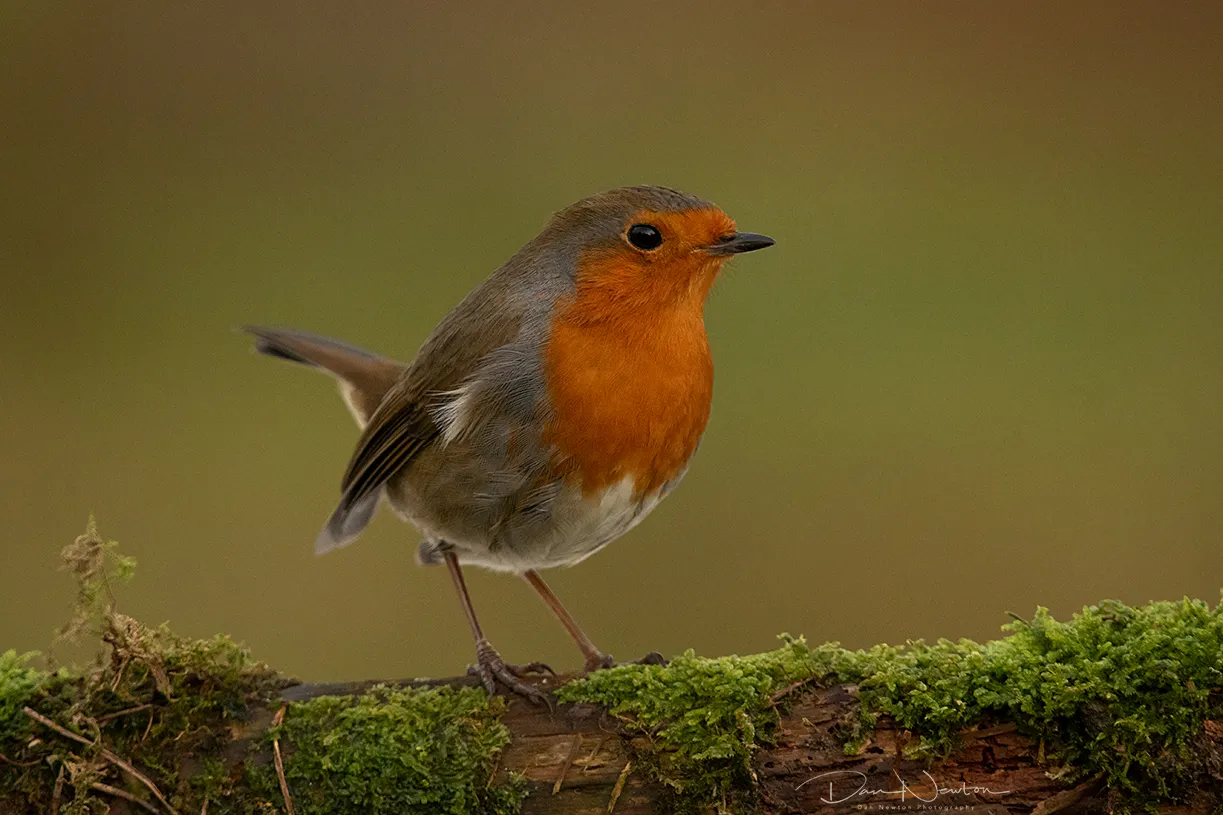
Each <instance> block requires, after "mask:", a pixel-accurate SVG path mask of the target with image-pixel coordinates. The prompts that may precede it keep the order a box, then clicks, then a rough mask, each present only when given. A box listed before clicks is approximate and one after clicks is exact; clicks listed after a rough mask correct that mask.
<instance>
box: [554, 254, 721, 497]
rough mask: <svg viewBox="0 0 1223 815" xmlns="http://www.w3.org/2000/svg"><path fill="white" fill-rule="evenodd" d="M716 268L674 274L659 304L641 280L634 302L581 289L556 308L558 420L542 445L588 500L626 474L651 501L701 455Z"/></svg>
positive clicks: (664, 278)
mask: <svg viewBox="0 0 1223 815" xmlns="http://www.w3.org/2000/svg"><path fill="white" fill-rule="evenodd" d="M615 262H616V258H615V257H608V258H605V259H603V260H601V261H600V260H596V261H595V263H596V264H598V263H603V264H614V263H615ZM706 265H708V268H704V266H706ZM717 266H718V265H709V264H702V268H693V269H689V270H675V269H672V270H668V273H667V274H666V275H660V276H659V277H658V282H657V285H658V286H660V287H663V288H665V289H666V290H665V291H663V290H662V289H660V290H659V291H658V292H656V293H655V294H657V295H658V296H657V297H648V296H646V297H643V296H642V295H643V292H642V291H640V286H641V285H642V283H641V280H640V278H638V279H637V280H636V281H635V282H634V285H635V286H636V287H637V288H636V289H635V290H634V292H633V293H632V294H633V296H631V297H629V296H626V297H617V296H615V294H614V291H611V290H609V289H608V288H607V286H606V285H593V286H583V285H581V282H580V281H579V288H578V292H577V294H576V295H575V296H574V298H573V299H572V300H571V301H570V302H569V303H567V304H564V305H562V306H559V307H558V309H557V313H556V315H555V317H554V319H553V323H552V330H551V337H550V340H549V343H548V347H547V352H546V370H547V375H548V394H549V397H550V399H551V403H552V408H553V411H554V413H553V419H552V421H551V422H550V424H549V426H548V427H547V429H546V431H545V441H546V442H548V443H550V444H551V445H553V446H554V448H555V450H556V451H557V464H558V465H559V466H560V467H562V468H563V470H564V471H565V472H566V473H567V474H568V475H569V476H570V477H571V478H573V479H575V480H580V483H581V485H582V489H583V491H584V492H586V493H587V494H590V493H594V492H597V491H599V490H601V489H603V488H605V487H608V486H611V485H612V484H615V483H618V482H620V481H621V480H623V479H624V478H625V477H626V476H632V477H633V479H634V486H635V491H636V493H637V494H638V495H646V494H649V493H652V492H653V491H655V490H656V489H658V488H659V487H661V486H662V485H663V484H665V483H666V482H667V481H669V480H670V479H672V478H674V477H675V476H676V475H678V474H679V473H680V472H681V471H682V470H683V468H684V467H685V466H686V465H687V463H688V459H689V458H690V457H691V456H692V454H693V452H695V451H696V448H697V444H698V443H699V442H700V438H701V433H702V432H704V430H705V424H706V422H707V421H708V419H709V407H710V402H711V400H712V398H713V361H712V359H711V358H710V354H709V341H708V339H707V337H706V335H705V324H704V316H703V310H704V300H705V295H706V293H707V292H708V290H709V286H710V285H711V284H712V282H713V277H714V276H715V275H716V273H717ZM604 271H608V270H606V269H605V270H604ZM681 276H682V277H683V278H685V279H683V282H682V283H681V282H680V281H679V280H677V277H681ZM589 279H590V280H595V281H599V282H600V283H601V284H605V283H606V281H607V280H608V279H609V278H608V275H606V274H603V275H594V274H592V275H591V276H590V277H589ZM644 294H647V295H648V294H649V292H645V293H644Z"/></svg>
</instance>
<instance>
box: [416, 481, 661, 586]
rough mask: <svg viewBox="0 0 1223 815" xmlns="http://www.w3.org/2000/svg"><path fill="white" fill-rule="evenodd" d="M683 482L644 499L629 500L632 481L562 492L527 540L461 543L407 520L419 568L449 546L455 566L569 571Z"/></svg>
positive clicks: (492, 536) (489, 538) (493, 534)
mask: <svg viewBox="0 0 1223 815" xmlns="http://www.w3.org/2000/svg"><path fill="white" fill-rule="evenodd" d="M682 477H683V473H680V474H679V475H678V476H676V477H675V478H674V479H672V480H671V481H669V482H668V483H666V484H664V485H663V486H662V487H661V488H659V489H658V490H656V491H655V492H653V493H651V494H648V495H644V496H635V495H634V490H633V481H632V479H631V478H625V479H624V480H622V481H620V482H618V483H616V484H613V485H612V486H610V487H608V488H606V489H604V490H603V491H602V492H601V493H599V494H597V495H593V496H589V497H587V496H583V495H582V494H581V492H580V490H577V489H570V488H567V489H565V490H563V491H562V492H560V493H559V494H557V495H556V497H555V498H554V499H553V500H552V502H551V503H550V506H549V509H548V512H549V518H548V519H547V522H546V523H544V524H542V525H536V526H534V527H533V529H534V530H535V532H536V533H535V534H532V535H530V536H524V535H522V534H517V535H505V534H498V530H489V534H488V535H480V536H471V537H466V536H465V537H466V539H462V538H459V537H457V536H453V535H447V534H446V530H443V529H430V528H427V527H426V525H425V524H422V523H421V522H420V521H419V520H418V519H416V518H411V517H406V520H409V521H412V522H413V523H414V524H415V525H416V526H417V527H418V528H420V529H421V531H422V532H424V533H425V540H424V541H423V542H422V543H421V545H420V554H419V560H420V561H421V562H422V563H437V562H440V560H441V552H442V549H443V547H448V548H451V549H452V550H453V551H454V553H455V554H456V555H458V558H459V562H460V563H463V564H472V565H475V566H482V567H484V568H486V569H492V570H494V571H500V572H514V573H522V572H525V571H527V570H528V569H548V568H553V567H556V566H572V565H573V564H575V563H580V562H581V561H583V560H585V559H586V558H588V557H590V556H591V555H593V554H594V553H595V552H597V551H599V550H600V549H602V548H603V547H604V546H606V545H607V544H609V543H611V542H612V541H614V540H615V539H616V538H618V537H620V536H621V535H623V534H624V533H626V532H628V531H629V530H630V529H632V528H633V527H634V526H636V525H637V524H638V523H640V522H641V521H642V519H644V518H645V516H646V515H648V514H649V513H650V511H651V510H653V509H654V507H656V506H658V503H659V502H660V501H661V500H662V499H663V498H665V497H666V495H667V493H668V492H670V491H671V489H672V488H673V487H674V486H675V485H676V484H678V483H679V480H680V478H682Z"/></svg>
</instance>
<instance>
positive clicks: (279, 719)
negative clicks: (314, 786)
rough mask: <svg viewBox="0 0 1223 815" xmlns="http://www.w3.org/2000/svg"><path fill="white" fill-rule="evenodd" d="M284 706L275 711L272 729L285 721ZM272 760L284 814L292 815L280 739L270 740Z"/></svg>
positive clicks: (291, 803) (290, 797)
mask: <svg viewBox="0 0 1223 815" xmlns="http://www.w3.org/2000/svg"><path fill="white" fill-rule="evenodd" d="M286 707H287V706H286V705H281V706H280V710H278V711H276V715H275V716H273V717H272V727H280V725H281V724H283V723H284V720H285V709H286ZM272 758H273V760H274V761H275V762H276V780H278V781H279V782H280V794H281V795H283V796H284V799H285V812H287V813H288V815H293V796H292V795H290V794H289V781H288V779H286V778H285V762H284V759H282V758H281V757H280V738H279V737H277V738H274V739H272Z"/></svg>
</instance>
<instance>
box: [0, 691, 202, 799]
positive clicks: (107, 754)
mask: <svg viewBox="0 0 1223 815" xmlns="http://www.w3.org/2000/svg"><path fill="white" fill-rule="evenodd" d="M22 712H24V713H25V715H27V716H29V717H30V718H31V719H33V720H34V721H36V722H38V723H39V724H43V725H46V726H47V727H49V728H51V729H52V730H54V731H55V732H56V733H59V734H60V735H61V736H64V737H65V738H69V739H72V740H73V741H75V742H77V743H79V744H83V745H85V746H86V747H94V746H97V747H98V752H99V754H100V755H101V756H102V758H104V759H106V760H107V761H109V762H110V763H111V764H114V765H115V766H116V767H118V768H120V769H122V770H123V771H124V772H126V773H127V774H128V775H130V776H131V777H132V778H135V779H136V780H137V781H139V782H140V783H141V784H144V785H145V786H146V787H147V788H148V790H149V792H151V793H153V795H154V797H156V798H157V800H158V801H160V802H161V805H162V806H163V807H165V808H166V810H167V811H168V812H169V813H170V815H178V810H176V809H175V808H174V807H172V806H170V802H169V801H167V800H166V796H164V795H162V794H161V790H159V789H157V785H156V784H154V783H153V782H152V781H150V780H149V778H148V776H146V775H145V774H144V773H142V772H140V771H139V770H137V769H136V768H135V767H133V766H132V765H131V764H129V763H128V762H126V761H124V760H123V759H121V758H119V757H118V756H117V755H115V754H114V753H112V752H111V751H110V750H107V749H106V748H105V747H102V746H100V745H95V743H94V742H91V741H90V740H89V739H87V738H85V737H84V736H82V735H80V734H79V733H73V732H72V731H71V730H69V729H67V728H66V727H63V726H61V725H58V724H56V723H55V722H53V721H52V720H50V719H48V718H47V717H46V716H44V715H42V714H41V713H39V712H38V711H37V710H35V709H34V708H32V707H23V708H22Z"/></svg>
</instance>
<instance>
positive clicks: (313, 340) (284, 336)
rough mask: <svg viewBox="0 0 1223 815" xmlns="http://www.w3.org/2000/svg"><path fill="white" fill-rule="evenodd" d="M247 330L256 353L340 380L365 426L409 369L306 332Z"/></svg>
mask: <svg viewBox="0 0 1223 815" xmlns="http://www.w3.org/2000/svg"><path fill="white" fill-rule="evenodd" d="M243 330H244V331H246V332H247V333H249V334H252V335H254V337H255V350H256V351H260V352H262V353H264V354H267V355H268V356H272V357H277V358H279V359H287V360H289V361H290V362H299V363H302V364H304V365H310V366H312V367H316V368H322V369H323V370H325V371H327V372H328V373H330V374H331V375H332V376H334V377H335V378H336V379H338V380H339V382H340V394H341V395H342V396H343V397H344V401H345V402H347V403H348V408H349V410H351V411H352V414H353V416H354V417H355V418H356V420H357V423H358V424H360V425H361V426H362V427H365V424H366V423H367V422H368V421H369V417H370V416H371V415H373V413H374V411H375V410H376V409H377V407H378V405H379V404H381V403H382V399H383V397H384V396H386V393H387V391H389V390H390V389H391V387H392V386H393V385H394V384H395V383H396V382H398V381H399V380H400V379H401V378H402V376H403V374H404V372H405V371H406V370H407V366H406V365H404V364H403V363H402V362H396V361H395V360H391V359H387V358H386V357H381V356H378V355H377V354H373V353H370V352H369V351H366V350H364V349H361V348H357V347H356V346H353V345H349V344H347V343H343V342H340V341H338V340H332V339H328V338H326V337H320V336H318V335H316V334H309V333H307V332H305V331H294V330H292V329H286V328H261V327H259V326H243Z"/></svg>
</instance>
